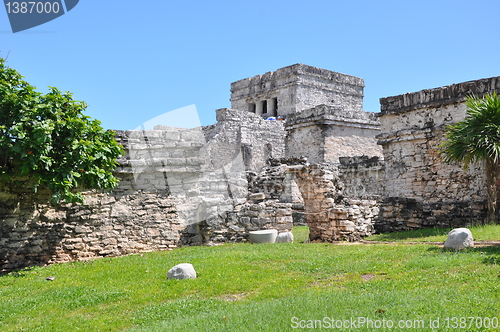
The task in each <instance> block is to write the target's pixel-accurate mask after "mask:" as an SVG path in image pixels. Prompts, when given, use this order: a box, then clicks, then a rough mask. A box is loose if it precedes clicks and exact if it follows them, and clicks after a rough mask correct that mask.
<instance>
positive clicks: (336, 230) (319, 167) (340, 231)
mask: <svg viewBox="0 0 500 332" xmlns="http://www.w3.org/2000/svg"><path fill="white" fill-rule="evenodd" d="M378 166H379V165H374V171H372V172H370V171H368V172H363V171H361V172H359V173H358V172H357V171H356V170H354V166H352V167H353V169H352V170H351V171H350V172H346V174H342V173H341V172H340V171H339V168H338V167H337V166H336V165H332V164H326V163H318V164H314V165H295V166H289V168H288V170H289V172H292V173H294V174H295V177H296V179H297V183H298V186H299V188H300V192H301V194H302V198H303V200H304V208H305V219H306V221H307V225H308V226H309V229H310V233H309V239H310V240H311V241H323V242H333V241H343V240H348V241H357V240H360V239H361V238H362V237H364V236H368V235H371V234H372V233H373V231H374V228H373V224H374V223H375V221H376V218H377V216H378V214H379V208H378V202H377V200H376V197H377V196H376V192H371V191H370V190H371V189H370V188H371V186H366V188H365V190H364V191H363V195H360V193H358V194H356V195H355V194H353V191H351V190H350V189H348V188H346V183H344V182H343V181H342V178H344V179H347V180H349V181H351V182H354V181H356V180H354V178H357V177H358V175H359V176H360V177H361V178H363V179H368V178H369V176H367V174H371V175H372V176H374V177H379V172H380V170H378V171H377V167H378ZM367 167H370V166H369V165H365V168H367ZM344 170H345V169H344ZM348 192H349V193H350V194H351V195H346V194H347V193H348Z"/></svg>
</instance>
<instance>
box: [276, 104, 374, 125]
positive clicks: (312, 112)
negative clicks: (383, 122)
mask: <svg viewBox="0 0 500 332" xmlns="http://www.w3.org/2000/svg"><path fill="white" fill-rule="evenodd" d="M315 125H334V126H344V127H355V128H363V129H372V130H380V122H379V120H378V118H377V116H376V114H375V113H370V112H365V111H344V110H342V109H338V108H334V107H332V106H328V105H319V106H316V107H313V108H310V109H307V110H304V111H302V112H299V113H296V114H293V115H291V116H289V117H288V118H287V120H286V123H285V129H286V130H293V129H296V128H300V127H308V126H315Z"/></svg>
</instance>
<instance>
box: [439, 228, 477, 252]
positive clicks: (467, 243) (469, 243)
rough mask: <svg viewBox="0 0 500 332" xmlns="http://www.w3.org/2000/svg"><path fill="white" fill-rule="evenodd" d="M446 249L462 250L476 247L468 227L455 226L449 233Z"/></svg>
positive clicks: (445, 244)
mask: <svg viewBox="0 0 500 332" xmlns="http://www.w3.org/2000/svg"><path fill="white" fill-rule="evenodd" d="M444 247H445V248H446V249H452V250H462V249H465V248H470V247H474V239H473V238H472V233H471V231H470V230H469V229H468V228H455V229H453V230H451V231H450V232H449V233H448V238H447V239H446V242H445V243H444Z"/></svg>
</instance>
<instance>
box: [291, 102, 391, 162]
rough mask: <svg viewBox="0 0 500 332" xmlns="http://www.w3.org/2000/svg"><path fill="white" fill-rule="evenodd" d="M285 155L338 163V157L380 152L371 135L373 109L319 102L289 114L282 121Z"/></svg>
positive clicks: (375, 123)
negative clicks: (351, 109) (367, 110)
mask: <svg viewBox="0 0 500 332" xmlns="http://www.w3.org/2000/svg"><path fill="white" fill-rule="evenodd" d="M285 129H286V131H287V137H286V148H285V151H286V153H285V154H286V157H287V158H290V157H301V156H305V157H307V159H308V161H309V162H310V163H319V162H330V163H339V158H340V157H347V156H357V155H369V156H380V157H381V156H382V149H381V147H380V146H379V145H377V141H376V139H375V136H376V135H377V134H379V133H380V123H379V121H378V118H377V117H376V114H375V113H370V112H364V111H350V110H346V109H336V108H333V107H331V106H326V105H320V106H316V107H314V108H311V109H308V110H304V111H302V112H300V113H297V114H294V115H291V116H289V117H288V118H287V120H286V123H285Z"/></svg>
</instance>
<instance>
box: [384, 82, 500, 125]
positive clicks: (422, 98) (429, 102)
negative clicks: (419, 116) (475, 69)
mask: <svg viewBox="0 0 500 332" xmlns="http://www.w3.org/2000/svg"><path fill="white" fill-rule="evenodd" d="M494 91H496V92H497V93H500V76H496V77H491V78H483V79H480V80H475V81H468V82H463V83H457V84H452V85H448V86H443V87H440V88H435V89H425V90H421V91H418V92H408V93H405V94H402V95H398V96H391V97H386V98H380V105H381V107H380V108H381V112H380V116H383V115H388V114H398V113H403V112H407V111H410V110H415V109H421V108H429V107H439V106H443V105H449V104H455V103H462V102H464V101H465V99H466V98H467V97H468V96H479V97H482V96H483V95H485V94H488V93H492V92H494Z"/></svg>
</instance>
